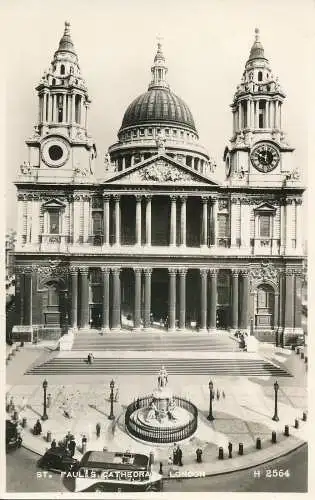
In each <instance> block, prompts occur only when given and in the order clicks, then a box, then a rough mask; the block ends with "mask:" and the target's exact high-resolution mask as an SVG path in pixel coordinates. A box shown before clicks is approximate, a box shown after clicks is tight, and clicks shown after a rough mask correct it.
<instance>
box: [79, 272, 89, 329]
mask: <svg viewBox="0 0 315 500" xmlns="http://www.w3.org/2000/svg"><path fill="white" fill-rule="evenodd" d="M80 274H81V328H88V327H89V270H88V269H80Z"/></svg>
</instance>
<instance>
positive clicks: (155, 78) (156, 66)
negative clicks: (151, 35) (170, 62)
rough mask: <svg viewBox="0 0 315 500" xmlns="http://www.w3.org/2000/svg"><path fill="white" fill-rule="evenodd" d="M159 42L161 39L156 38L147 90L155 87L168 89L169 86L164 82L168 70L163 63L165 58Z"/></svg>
mask: <svg viewBox="0 0 315 500" xmlns="http://www.w3.org/2000/svg"><path fill="white" fill-rule="evenodd" d="M160 40H161V39H160V38H158V44H157V51H156V54H155V57H154V63H153V66H152V68H151V73H152V80H151V83H150V85H149V90H151V89H153V88H156V87H163V88H169V85H168V83H167V81H166V73H167V70H168V68H167V66H166V63H165V57H164V54H163V52H162V44H161V41H160Z"/></svg>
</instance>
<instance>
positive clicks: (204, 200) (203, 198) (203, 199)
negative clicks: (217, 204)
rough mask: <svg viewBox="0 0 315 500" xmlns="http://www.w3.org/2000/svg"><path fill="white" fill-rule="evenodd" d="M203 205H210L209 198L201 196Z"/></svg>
mask: <svg viewBox="0 0 315 500" xmlns="http://www.w3.org/2000/svg"><path fill="white" fill-rule="evenodd" d="M200 198H201V201H202V203H208V200H209V196H205V195H202V196H200Z"/></svg>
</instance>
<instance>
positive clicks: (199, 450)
mask: <svg viewBox="0 0 315 500" xmlns="http://www.w3.org/2000/svg"><path fill="white" fill-rule="evenodd" d="M196 456H197V462H198V464H200V463H201V462H202V449H201V448H197V449H196Z"/></svg>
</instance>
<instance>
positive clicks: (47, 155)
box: [41, 138, 70, 168]
mask: <svg viewBox="0 0 315 500" xmlns="http://www.w3.org/2000/svg"><path fill="white" fill-rule="evenodd" d="M69 153H70V150H69V145H68V143H67V142H66V141H65V140H63V139H61V138H51V139H48V140H47V141H46V142H45V143H44V144H43V145H42V148H41V155H42V159H43V161H44V163H46V165H47V166H48V167H51V168H59V167H62V165H64V164H65V163H66V161H67V160H68V158H69Z"/></svg>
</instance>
